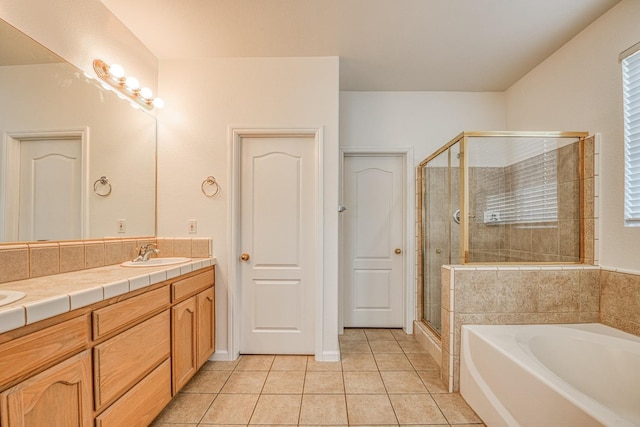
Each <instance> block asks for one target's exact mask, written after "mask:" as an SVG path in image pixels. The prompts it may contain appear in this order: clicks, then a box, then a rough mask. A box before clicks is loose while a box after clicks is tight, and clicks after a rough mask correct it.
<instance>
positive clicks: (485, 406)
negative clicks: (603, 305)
mask: <svg viewBox="0 0 640 427" xmlns="http://www.w3.org/2000/svg"><path fill="white" fill-rule="evenodd" d="M461 340H462V341H461V355H460V394H462V396H463V397H464V399H465V400H466V401H467V402H468V403H469V405H470V406H471V407H472V408H473V409H474V410H475V411H476V413H477V414H478V415H479V416H480V418H482V420H483V421H484V422H485V424H486V425H487V426H489V427H494V426H510V427H511V426H523V427H525V426H535V427H542V426H545V427H546V426H550V427H561V426H567V427H589V426H611V427H627V426H640V338H639V337H636V336H635V335H631V334H627V333H624V332H622V331H619V330H617V329H613V328H610V327H608V326H605V325H602V324H598V323H588V324H575V325H497V326H489V325H464V326H462V334H461Z"/></svg>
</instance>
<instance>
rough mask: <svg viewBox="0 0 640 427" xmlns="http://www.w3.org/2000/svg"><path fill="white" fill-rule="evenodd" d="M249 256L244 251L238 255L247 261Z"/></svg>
mask: <svg viewBox="0 0 640 427" xmlns="http://www.w3.org/2000/svg"><path fill="white" fill-rule="evenodd" d="M249 258H250V257H249V254H246V253H245V254H242V255H240V259H241V260H242V261H249Z"/></svg>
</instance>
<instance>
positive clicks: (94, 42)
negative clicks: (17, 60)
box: [0, 0, 158, 92]
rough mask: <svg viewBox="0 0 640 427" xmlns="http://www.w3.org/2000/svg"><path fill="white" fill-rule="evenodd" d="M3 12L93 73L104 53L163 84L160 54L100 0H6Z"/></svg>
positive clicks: (0, 4)
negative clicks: (156, 54)
mask: <svg viewBox="0 0 640 427" xmlns="http://www.w3.org/2000/svg"><path fill="white" fill-rule="evenodd" d="M0 18H2V19H4V20H5V21H7V22H8V23H9V24H11V25H13V26H14V27H17V28H18V29H20V31H22V32H23V33H25V34H27V35H28V36H30V37H31V38H33V39H34V40H36V41H37V42H40V43H41V44H43V45H45V46H46V47H48V48H49V49H50V50H52V51H53V52H55V53H56V54H58V55H60V56H61V57H63V58H64V59H66V60H67V61H68V62H70V63H71V64H73V65H75V66H76V67H78V68H80V69H81V70H83V71H84V72H86V73H89V74H90V75H92V76H93V75H95V73H94V72H93V65H92V64H93V60H94V59H96V58H100V59H102V60H104V61H106V62H107V63H118V64H120V65H122V66H123V67H124V69H125V70H126V71H127V75H132V76H135V77H137V78H138V79H139V80H140V83H142V84H143V85H145V86H147V87H149V88H151V89H152V90H153V91H154V92H155V90H156V89H157V83H158V60H157V58H156V57H155V56H153V54H152V53H151V51H149V49H147V47H146V46H145V45H144V44H143V43H142V42H141V41H140V40H138V38H137V37H136V36H135V35H134V34H133V33H132V32H131V31H130V30H129V29H128V28H127V27H126V26H125V25H124V24H123V23H122V22H120V21H119V20H118V19H117V18H116V17H115V16H114V15H113V14H112V13H111V11H110V10H109V9H107V7H106V6H105V5H104V4H103V3H102V2H101V1H100V0H55V1H52V0H20V1H16V0H0Z"/></svg>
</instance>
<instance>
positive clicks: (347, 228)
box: [343, 155, 405, 328]
mask: <svg viewBox="0 0 640 427" xmlns="http://www.w3.org/2000/svg"><path fill="white" fill-rule="evenodd" d="M343 171H344V172H343V180H344V204H345V205H346V207H347V210H346V211H345V212H344V213H343V215H344V217H343V220H344V222H343V230H344V235H343V249H344V269H343V290H344V294H343V295H344V304H343V307H344V326H345V327H384V328H389V327H402V326H403V289H404V276H405V273H404V256H405V254H404V246H405V245H404V243H403V242H404V227H405V225H404V218H405V211H404V206H405V199H404V194H405V191H404V182H405V181H404V180H405V178H404V177H405V171H404V158H403V157H402V156H365V155H348V156H345V158H344V169H343Z"/></svg>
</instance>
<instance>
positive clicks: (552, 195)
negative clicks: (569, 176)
mask: <svg viewBox="0 0 640 427" xmlns="http://www.w3.org/2000/svg"><path fill="white" fill-rule="evenodd" d="M557 159H558V158H557V150H552V151H547V150H546V147H545V152H544V153H543V154H541V155H538V156H536V157H534V158H531V159H529V160H528V161H524V162H520V163H518V164H515V165H511V166H510V167H508V168H507V171H506V175H508V181H510V182H511V185H510V187H511V188H510V191H505V192H503V193H498V194H493V195H488V196H487V199H486V211H485V221H484V222H485V223H502V224H536V223H547V222H555V221H557V220H558V190H557V187H558V179H557V170H558V160H557ZM494 214H497V215H494Z"/></svg>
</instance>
